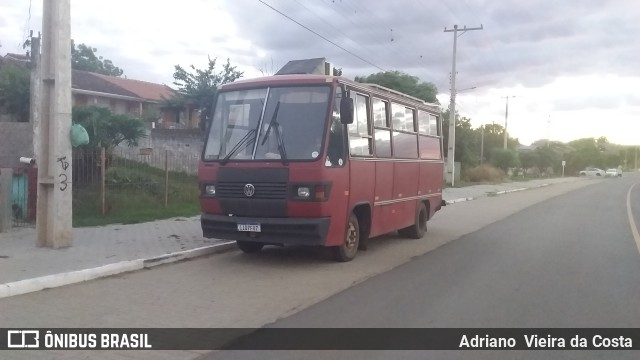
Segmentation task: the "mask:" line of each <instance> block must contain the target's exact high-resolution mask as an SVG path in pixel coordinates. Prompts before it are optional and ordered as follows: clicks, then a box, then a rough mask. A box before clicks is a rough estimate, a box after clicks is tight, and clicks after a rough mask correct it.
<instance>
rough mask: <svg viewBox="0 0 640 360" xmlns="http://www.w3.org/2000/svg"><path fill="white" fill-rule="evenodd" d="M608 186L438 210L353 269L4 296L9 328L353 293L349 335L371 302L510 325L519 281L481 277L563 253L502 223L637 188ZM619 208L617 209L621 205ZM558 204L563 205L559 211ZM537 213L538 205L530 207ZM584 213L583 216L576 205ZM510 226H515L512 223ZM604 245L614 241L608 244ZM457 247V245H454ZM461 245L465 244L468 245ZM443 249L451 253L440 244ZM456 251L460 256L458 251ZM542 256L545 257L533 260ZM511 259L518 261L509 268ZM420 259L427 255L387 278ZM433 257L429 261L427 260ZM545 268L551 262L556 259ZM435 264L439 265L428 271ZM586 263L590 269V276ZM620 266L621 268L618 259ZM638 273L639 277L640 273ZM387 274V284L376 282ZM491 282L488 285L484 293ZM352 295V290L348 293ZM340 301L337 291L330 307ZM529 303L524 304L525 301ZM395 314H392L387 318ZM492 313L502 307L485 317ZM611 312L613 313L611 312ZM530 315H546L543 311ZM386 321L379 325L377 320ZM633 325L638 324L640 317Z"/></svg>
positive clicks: (204, 276)
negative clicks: (464, 311) (418, 232)
mask: <svg viewBox="0 0 640 360" xmlns="http://www.w3.org/2000/svg"><path fill="white" fill-rule="evenodd" d="M613 181H617V180H613ZM604 183H605V181H604V180H594V181H581V182H573V183H566V184H558V185H554V186H551V187H546V188H540V189H536V190H529V191H523V192H519V193H513V194H509V195H504V196H499V197H489V198H483V199H480V200H476V201H471V202H468V203H460V204H456V205H453V206H449V207H446V208H445V209H444V210H443V211H442V212H440V213H438V214H437V216H436V217H435V218H434V219H433V221H430V223H429V225H430V230H429V233H428V234H427V236H426V237H425V238H423V239H422V240H406V239H399V238H398V237H397V236H392V235H390V236H385V237H382V238H380V239H376V240H375V241H373V242H372V243H371V246H370V249H369V250H368V251H366V252H363V253H360V254H359V256H358V258H357V259H356V260H355V261H353V262H350V263H345V264H336V263H333V262H331V261H330V260H328V256H326V254H325V253H324V252H322V251H316V250H312V249H311V250H310V249H299V248H286V249H278V248H274V249H269V250H267V251H265V252H263V253H261V254H257V255H256V256H246V255H243V254H240V253H239V252H235V251H234V252H229V253H225V254H220V255H215V256H212V257H207V258H201V259H197V260H193V261H187V262H182V263H177V264H172V265H167V266H161V267H158V268H155V269H153V270H144V271H140V272H136V273H131V274H125V275H121V276H114V277H111V278H107V279H102V280H97V281H92V282H88V283H84V284H77V285H72V286H66V287H62V288H56V289H51V290H47V291H42V292H38V293H32V294H26V295H23V296H16V297H11V298H6V299H0V324H3V326H7V327H13V326H19V327H261V326H263V325H265V324H268V323H272V322H274V321H276V320H278V319H281V318H286V317H287V316H289V315H292V314H295V313H297V312H299V311H300V310H301V309H305V308H308V307H309V306H311V305H313V304H317V303H320V304H319V305H318V306H331V305H332V304H334V302H335V301H336V300H335V299H341V298H342V299H344V298H345V297H347V298H348V297H349V296H351V295H350V294H359V293H361V292H363V291H364V293H363V294H365V296H366V301H364V302H357V298H354V299H355V300H354V301H356V302H355V303H351V306H350V307H348V306H347V307H343V308H341V310H340V311H339V312H338V314H345V313H348V316H346V317H345V319H347V318H351V319H353V320H356V319H359V318H361V319H362V321H363V322H362V323H350V326H375V324H376V322H375V321H373V320H372V319H369V318H370V316H369V314H367V313H366V310H365V309H364V307H365V306H364V304H367V306H366V307H368V306H369V304H370V305H371V307H372V309H380V310H379V316H382V319H385V321H388V320H389V319H393V318H395V316H393V315H392V314H393V312H391V309H394V306H395V305H394V304H395V302H399V304H402V306H422V314H423V315H421V316H419V317H416V319H415V321H416V324H422V323H423V321H425V320H426V319H427V317H426V316H427V315H428V317H429V319H430V320H431V321H432V323H426V324H425V325H420V326H436V325H435V324H441V323H442V322H443V321H444V320H449V319H454V318H455V316H454V315H456V314H457V311H459V310H460V309H456V307H455V306H454V305H456V304H457V305H458V307H471V309H476V311H481V312H489V313H493V314H498V313H502V312H505V315H503V318H504V319H507V318H509V319H510V317H509V316H508V315H509V312H511V313H512V314H515V313H517V311H516V310H517V308H516V307H514V306H510V305H509V304H506V305H505V306H506V307H505V309H506V310H499V306H498V304H497V303H494V304H493V307H492V306H490V305H489V304H487V301H489V300H488V299H489V298H490V297H489V295H491V294H490V293H492V292H495V293H497V294H499V293H500V292H502V293H504V294H505V295H510V296H515V295H517V292H516V291H515V288H514V284H515V283H520V282H519V281H517V279H516V277H515V276H514V277H513V278H512V279H510V282H507V283H505V284H500V283H499V282H495V281H488V280H486V279H485V277H483V275H482V274H483V272H484V275H488V276H490V277H497V276H498V275H500V271H499V270H500V269H505V268H508V265H511V266H520V265H526V266H527V268H528V269H530V270H531V271H535V270H538V269H539V268H541V270H545V269H544V266H542V265H537V262H536V261H534V260H535V259H536V258H541V259H543V260H544V259H545V258H546V256H549V254H551V255H553V254H554V252H555V251H552V250H553V249H546V247H544V246H542V245H543V244H545V241H542V240H540V239H537V238H536V242H538V244H539V246H534V245H533V244H534V243H535V242H532V244H529V245H528V247H527V245H526V244H525V245H522V244H521V243H523V241H522V240H523V239H528V238H529V237H531V236H532V235H530V234H528V233H529V232H530V231H531V230H527V227H526V226H529V225H527V224H528V223H527V222H522V221H521V222H520V223H522V224H523V226H525V225H526V226H525V227H524V228H523V229H520V228H518V227H515V228H512V229H510V228H506V229H502V227H501V226H499V225H500V224H505V223H510V222H512V219H519V218H520V217H521V216H522V215H521V214H523V213H524V214H526V213H527V212H529V211H533V210H532V209H542V210H538V212H539V213H540V215H541V216H547V215H548V214H550V213H552V211H551V210H550V209H554V212H555V213H556V214H558V213H560V214H565V213H569V212H571V211H573V210H575V209H577V210H578V211H583V210H585V209H584V206H582V204H581V203H578V204H569V203H566V204H565V205H563V206H564V207H563V208H562V209H561V210H558V209H556V208H555V207H553V208H551V207H549V206H547V205H544V204H546V202H547V201H549V199H551V200H550V202H554V203H555V202H556V201H557V200H554V198H555V197H558V196H559V197H560V198H559V199H572V196H574V195H572V194H574V193H572V192H571V191H573V190H575V191H576V193H581V194H583V195H582V196H577V197H576V198H577V199H578V201H582V202H586V203H590V202H591V203H592V204H593V203H595V202H594V195H593V194H592V192H593V191H595V190H597V191H599V192H607V191H612V192H611V194H613V193H614V192H615V193H616V194H617V193H620V194H622V193H624V191H625V189H623V187H624V185H623V183H628V184H631V180H628V179H622V180H621V181H619V182H618V184H619V188H618V187H613V188H612V189H613V190H610V189H609V188H608V187H607V184H604ZM638 190H640V189H638ZM567 197H569V198H567ZM611 201H613V200H611ZM615 203H616V204H617V203H618V202H617V200H616V201H615ZM620 203H621V204H622V205H620V206H624V204H623V203H622V200H620ZM560 204H564V203H562V202H560ZM530 206H532V208H529V207H530ZM576 206H579V207H578V208H576ZM528 208H529V209H528ZM523 211H524V212H523ZM514 214H515V215H514ZM556 216H557V215H556ZM601 217H602V216H601ZM602 218H604V217H602ZM461 219H463V220H461ZM505 219H507V220H508V221H503V220H505ZM639 223H640V221H639ZM491 224H494V225H491ZM621 224H623V225H624V228H623V230H621V231H627V232H628V231H629V230H628V229H629V226H628V224H625V223H624V221H622V222H621ZM548 225H549V224H542V225H540V224H538V225H537V226H536V227H535V229H536V231H541V232H543V233H549V232H548V231H547V228H548V227H549V226H548ZM618 225H620V224H618ZM493 226H498V228H497V229H498V230H497V232H495V233H494V234H493V235H491V234H489V235H484V237H483V238H481V239H483V240H478V241H475V240H473V239H475V238H476V236H479V235H480V234H482V233H483V232H484V231H486V229H489V228H492V227H493ZM567 227H569V228H571V229H575V227H574V226H573V225H567ZM514 229H515V230H514ZM514 231H516V232H518V235H517V236H515V237H513V239H512V240H513V241H511V242H509V243H500V244H501V249H494V250H493V251H489V249H490V248H491V247H495V246H496V245H497V243H496V241H497V242H498V243H499V242H500V241H503V242H504V241H505V239H507V238H511V236H512V235H513V232H514ZM605 233H606V232H605ZM607 237H611V236H610V235H607ZM456 239H459V241H453V240H456ZM469 239H472V240H469ZM501 239H502V240H501ZM459 243H461V244H463V245H459ZM467 243H471V244H472V246H471V249H467V248H466V246H469V245H464V244H467ZM445 244H446V246H443V245H445ZM588 244H591V243H590V242H589V243H588ZM520 246H525V249H527V248H528V249H529V251H530V254H525V255H518V254H517V253H518V252H517V251H516V249H517V248H518V247H520ZM563 246H564V247H570V246H571V244H570V243H567V244H565V245H563ZM590 246H593V245H590ZM560 248H563V247H562V246H561V247H560ZM434 249H435V251H434ZM456 249H457V250H456ZM631 250H633V252H632V251H629V249H625V250H624V251H622V255H624V256H626V257H629V256H630V255H635V256H636V257H637V251H636V250H635V249H634V248H631ZM429 252H431V253H429ZM458 252H460V253H459V254H458ZM425 253H429V254H428V255H427V256H426V257H419V256H420V255H422V254H425ZM436 254H437V255H436ZM443 254H444V255H443ZM447 254H448V255H447ZM499 255H502V256H500V257H499V260H496V259H495V258H497V257H498V256H499ZM533 255H536V256H535V257H534V258H531V256H533ZM511 256H515V257H516V258H515V259H511V258H510V257H511ZM415 257H418V258H417V259H415V260H414V261H411V262H409V263H408V264H407V265H404V266H401V267H399V268H397V269H396V270H393V271H391V272H389V271H390V270H392V269H394V268H396V267H398V266H400V265H402V264H405V263H407V262H408V261H410V260H411V259H412V258H415ZM481 257H487V260H486V261H481ZM441 258H445V259H449V261H444V260H442V259H441ZM425 259H431V260H429V261H425ZM489 260H490V261H489ZM516 260H517V261H516ZM545 261H546V263H552V261H551V260H545ZM423 262H425V263H426V264H425V265H423V266H427V267H426V268H421V267H419V264H421V263H423ZM429 263H433V264H431V265H429ZM607 264H608V263H607ZM621 264H622V263H621ZM500 265H501V266H502V267H500ZM588 265H589V264H586V263H585V264H584V266H585V267H588ZM611 265H612V266H614V267H615V266H617V265H616V263H615V262H614V263H613V264H611ZM429 266H430V267H431V268H429ZM412 268H414V271H419V272H418V275H416V274H411V269H412ZM407 269H408V270H407ZM570 270H571V269H570ZM578 270H580V269H578ZM576 271H577V270H576ZM636 273H638V272H637V271H636ZM379 274H382V275H381V276H379V277H375V276H376V275H379ZM396 274H400V275H402V274H404V275H402V276H399V277H398V278H394V280H393V281H395V282H397V284H388V283H386V282H388V281H389V280H384V279H387V278H388V277H392V278H393V276H398V275H396ZM524 274H525V275H527V274H528V272H524ZM435 275H439V276H435ZM465 277H466V278H465ZM498 278H499V277H498ZM367 279H369V280H367ZM380 279H383V280H382V283H383V284H384V285H383V286H384V287H383V288H381V289H374V288H371V290H366V289H367V287H368V286H370V285H368V284H369V283H373V284H375V283H378V282H379V281H381V280H380ZM527 279H532V281H534V283H535V281H539V280H536V278H535V277H532V276H529V278H527ZM636 279H637V278H636ZM428 281H431V282H430V283H429V282H428ZM359 283H361V285H358V286H355V287H353V285H354V284H359ZM482 283H484V286H481V285H482ZM403 284H404V285H405V286H407V285H408V288H412V289H413V290H416V288H424V289H425V290H424V293H422V294H421V296H422V297H423V298H422V301H418V300H419V299H417V298H416V297H415V296H411V295H403V293H396V292H397V291H398V289H397V288H394V287H393V286H401V285H403ZM392 285H393V286H392ZM557 286H558V285H556V287H557ZM352 287H353V288H352ZM387 287H388V288H389V290H388V289H387ZM349 288H352V289H350V290H348V291H346V292H342V293H340V292H341V291H343V290H346V289H349ZM363 289H365V290H363ZM390 289H393V290H390ZM495 289H498V290H495ZM554 289H555V288H554ZM404 290H406V289H403V291H404ZM436 290H437V291H436ZM472 290H473V291H472ZM367 291H369V292H367ZM520 291H522V292H523V294H524V293H527V292H530V288H529V287H528V286H521V287H520ZM628 292H630V294H631V295H637V288H636V289H635V290H633V289H628ZM337 293H340V294H339V295H337V296H336V297H334V298H331V299H329V300H328V301H326V302H323V300H325V299H327V298H328V297H330V296H331V295H333V294H337ZM394 293H396V297H389V296H391V295H393V294H394ZM404 294H409V293H404ZM574 295H575V294H574ZM520 296H521V297H522V298H525V296H524V295H520ZM636 297H637V296H636ZM599 298H602V297H599ZM622 298H624V296H619V297H617V299H622ZM374 299H380V300H382V299H386V301H390V302H389V303H387V304H386V305H384V306H383V305H381V304H380V303H378V302H377V301H371V300H374ZM631 301H632V299H629V302H630V303H629V304H628V305H627V306H626V308H629V307H630V306H631V305H630V304H631ZM603 302H604V299H603ZM447 303H449V305H448V306H449V307H447V306H445V305H447ZM541 304H542V302H541ZM434 307H438V308H437V311H431V308H434ZM387 309H389V312H388V313H387V312H386V311H387ZM487 309H494V310H492V311H488V310H487ZM607 309H610V308H609V307H607ZM307 311H308V312H307ZM307 311H303V312H301V313H299V315H298V316H301V317H302V318H301V319H303V320H304V316H309V315H306V314H307V313H308V314H313V313H314V311H317V310H316V308H310V309H309V310H307ZM443 311H444V312H443ZM447 311H448V313H447ZM524 312H525V313H530V314H535V313H540V311H539V310H536V309H535V308H532V309H528V310H526V311H524ZM412 314H414V311H411V310H402V311H400V312H399V313H398V316H399V319H401V318H404V319H408V318H413V316H411V315H412ZM325 315H326V314H323V315H322V317H325ZM487 315H488V314H487ZM516 315H517V314H516ZM632 315H633V313H632ZM377 316H378V315H376V317H373V318H374V319H375V318H377ZM496 316H497V315H496ZM633 316H635V315H633ZM633 316H631V317H630V319H633ZM335 317H341V316H339V315H334V316H326V320H331V319H334V318H335ZM520 317H522V314H521V315H520ZM313 318H314V316H311V318H310V319H311V320H313ZM295 319H297V317H293V318H291V319H288V320H286V321H295ZM364 319H367V320H364ZM518 319H519V318H518V317H516V318H515V319H511V320H509V321H513V324H512V325H510V324H511V323H507V322H506V321H505V322H504V323H494V324H492V326H516V324H519V322H517V320H518ZM522 319H524V318H522ZM464 320H465V319H464V318H462V317H460V318H458V320H456V321H457V324H466V325H465V326H470V324H475V325H474V326H482V324H491V323H490V322H489V321H490V320H492V319H491V318H490V317H487V318H483V317H482V314H475V315H473V317H471V318H470V320H469V321H468V322H465V321H464ZM358 321H359V320H358ZM472 321H473V322H472ZM285 324H286V323H285ZM328 324H330V325H331V326H338V324H332V323H331V322H329V323H328ZM398 324H400V325H398ZM454 324H456V322H455V321H453V322H452V323H451V325H447V326H455V325H454ZM384 325H385V326H391V325H396V326H408V325H410V324H404V325H403V324H401V323H400V322H387V323H385V324H384ZM567 325H568V324H567ZM579 325H580V324H576V325H575V326H579ZM519 326H527V325H519ZM528 326H535V324H533V323H532V324H528ZM23 354H25V353H6V354H5V353H3V354H1V355H2V356H0V357H2V358H11V359H12V358H16V359H34V358H35V359H51V358H54V359H55V358H64V359H66V358H91V355H92V354H91V353H87V352H82V351H76V352H70V353H53V354H52V353H45V354H42V353H37V352H29V353H27V354H28V356H26V355H23ZM201 354H203V352H179V353H176V352H153V353H147V352H126V353H122V352H102V353H100V358H114V359H121V358H136V359H190V358H196V357H198V356H200V355H201ZM205 356H208V355H205ZM259 357H260V356H259Z"/></svg>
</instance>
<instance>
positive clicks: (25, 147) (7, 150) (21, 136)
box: [0, 122, 33, 167]
mask: <svg viewBox="0 0 640 360" xmlns="http://www.w3.org/2000/svg"><path fill="white" fill-rule="evenodd" d="M21 156H25V157H33V125H32V124H31V123H18V122H0V167H1V166H4V167H14V166H21V164H20V161H19V159H20V157H21Z"/></svg>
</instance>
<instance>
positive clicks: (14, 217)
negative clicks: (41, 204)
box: [0, 156, 37, 227]
mask: <svg viewBox="0 0 640 360" xmlns="http://www.w3.org/2000/svg"><path fill="white" fill-rule="evenodd" d="M0 169H4V171H8V172H10V174H11V175H10V176H11V178H10V183H11V184H10V186H9V188H8V189H7V190H4V191H3V190H0V202H6V203H8V204H10V207H11V224H12V226H14V227H15V226H19V227H22V226H30V225H32V224H34V223H35V202H36V194H35V190H34V188H35V184H36V177H37V172H36V170H35V169H34V168H32V167H31V166H30V165H25V164H20V162H19V161H18V158H15V157H9V156H0ZM0 171H1V170H0Z"/></svg>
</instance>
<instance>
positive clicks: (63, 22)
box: [35, 0, 72, 248]
mask: <svg viewBox="0 0 640 360" xmlns="http://www.w3.org/2000/svg"><path fill="white" fill-rule="evenodd" d="M43 3H44V6H43V13H42V15H43V16H42V61H41V73H40V75H41V76H40V78H41V82H40V86H41V96H40V97H41V101H42V102H41V104H42V107H41V111H42V112H41V114H40V115H41V117H40V119H41V121H40V124H39V125H40V126H39V127H38V128H36V129H37V130H36V131H38V133H37V134H35V135H36V138H35V141H36V142H37V143H38V146H36V148H37V149H38V153H37V154H36V161H37V164H38V205H37V214H36V230H37V236H38V241H37V244H38V246H46V247H50V248H61V247H67V246H71V240H72V226H71V179H72V174H71V163H72V161H71V138H70V133H71V10H70V8H71V5H70V0H43Z"/></svg>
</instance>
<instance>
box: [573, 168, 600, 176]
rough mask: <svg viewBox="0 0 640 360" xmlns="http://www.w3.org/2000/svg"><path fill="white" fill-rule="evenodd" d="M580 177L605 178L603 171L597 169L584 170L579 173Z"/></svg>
mask: <svg viewBox="0 0 640 360" xmlns="http://www.w3.org/2000/svg"><path fill="white" fill-rule="evenodd" d="M579 175H580V176H605V171H604V170H602V169H598V168H586V169H584V170H582V171H580V173H579Z"/></svg>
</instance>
